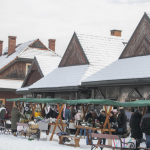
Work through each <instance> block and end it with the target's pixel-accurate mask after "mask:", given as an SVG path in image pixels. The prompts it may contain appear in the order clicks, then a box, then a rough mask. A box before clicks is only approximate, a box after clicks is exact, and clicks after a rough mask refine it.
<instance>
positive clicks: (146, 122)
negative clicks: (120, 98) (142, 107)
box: [140, 106, 150, 148]
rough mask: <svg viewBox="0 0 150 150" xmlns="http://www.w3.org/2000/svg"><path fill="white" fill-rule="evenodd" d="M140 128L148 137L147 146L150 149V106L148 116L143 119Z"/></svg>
mask: <svg viewBox="0 0 150 150" xmlns="http://www.w3.org/2000/svg"><path fill="white" fill-rule="evenodd" d="M140 127H141V130H142V132H144V133H145V135H146V145H147V148H150V106H148V107H147V112H146V114H145V115H144V116H143V117H142V120H141V123H140Z"/></svg>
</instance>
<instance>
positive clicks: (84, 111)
mask: <svg viewBox="0 0 150 150" xmlns="http://www.w3.org/2000/svg"><path fill="white" fill-rule="evenodd" d="M88 107H89V104H88V105H87V106H86V108H85V109H84V105H83V104H82V109H83V119H84V120H85V115H86V112H87V110H88Z"/></svg>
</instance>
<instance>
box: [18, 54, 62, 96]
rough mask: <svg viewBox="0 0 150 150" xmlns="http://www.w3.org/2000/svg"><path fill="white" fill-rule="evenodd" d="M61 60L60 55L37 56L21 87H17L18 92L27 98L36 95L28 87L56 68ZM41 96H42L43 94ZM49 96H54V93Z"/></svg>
mask: <svg viewBox="0 0 150 150" xmlns="http://www.w3.org/2000/svg"><path fill="white" fill-rule="evenodd" d="M60 61H61V57H60V56H35V57H34V60H33V61H32V64H31V67H30V69H29V71H28V73H27V75H26V77H25V79H24V81H23V84H22V86H21V88H19V89H17V90H16V93H17V94H23V97H26V98H31V97H34V95H33V93H32V92H31V91H29V89H28V88H29V87H30V86H31V85H32V84H33V83H35V82H36V81H38V80H40V79H41V78H43V77H44V76H46V75H47V74H48V73H50V72H52V71H53V70H55V69H56V68H57V67H58V65H59V63H60ZM39 96H41V94H40V95H39ZM47 96H53V94H49V95H47Z"/></svg>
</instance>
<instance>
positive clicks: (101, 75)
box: [82, 55, 150, 82]
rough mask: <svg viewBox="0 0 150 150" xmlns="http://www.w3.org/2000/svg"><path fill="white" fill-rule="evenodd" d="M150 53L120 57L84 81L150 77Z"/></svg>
mask: <svg viewBox="0 0 150 150" xmlns="http://www.w3.org/2000/svg"><path fill="white" fill-rule="evenodd" d="M149 64H150V55H148V56H139V57H132V58H125V59H119V60H117V61H115V62H113V63H111V64H110V65H108V66H107V67H105V68H104V69H102V70H100V71H98V72H96V73H95V74H93V75H91V76H90V77H88V78H86V79H85V80H83V81H82V82H94V81H106V80H107V81H108V80H120V79H135V78H149V77H150V69H149V66H148V65H149Z"/></svg>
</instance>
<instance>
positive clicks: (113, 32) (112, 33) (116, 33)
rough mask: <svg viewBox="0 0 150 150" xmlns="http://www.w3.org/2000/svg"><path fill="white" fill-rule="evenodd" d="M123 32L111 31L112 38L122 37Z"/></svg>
mask: <svg viewBox="0 0 150 150" xmlns="http://www.w3.org/2000/svg"><path fill="white" fill-rule="evenodd" d="M121 32H122V31H121V30H110V34H111V36H120V37H121Z"/></svg>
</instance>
